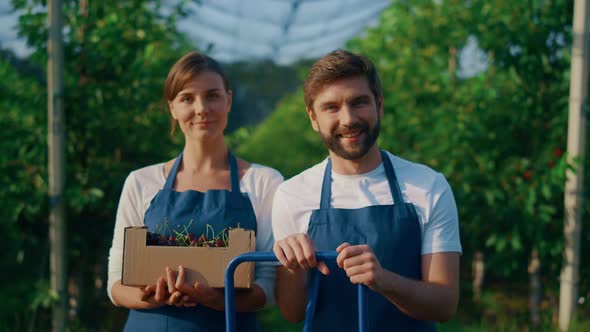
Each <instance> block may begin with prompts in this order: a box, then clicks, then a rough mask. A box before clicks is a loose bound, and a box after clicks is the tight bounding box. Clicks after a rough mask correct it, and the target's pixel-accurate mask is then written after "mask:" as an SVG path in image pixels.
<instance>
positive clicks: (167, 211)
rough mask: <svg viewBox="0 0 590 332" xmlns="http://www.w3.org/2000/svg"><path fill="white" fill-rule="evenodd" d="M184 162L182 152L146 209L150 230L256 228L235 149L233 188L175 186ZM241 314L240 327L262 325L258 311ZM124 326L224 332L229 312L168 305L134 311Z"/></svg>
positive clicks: (203, 231)
mask: <svg viewBox="0 0 590 332" xmlns="http://www.w3.org/2000/svg"><path fill="white" fill-rule="evenodd" d="M181 161H182V153H181V154H180V155H179V156H178V158H176V162H175V163H174V166H173V167H172V169H171V170H170V174H169V175H168V178H167V179H166V184H165V185H164V188H163V189H162V190H160V191H159V192H158V193H157V194H156V196H155V197H154V198H153V199H152V201H151V202H150V206H149V208H148V210H147V211H146V213H145V217H144V218H145V219H144V224H145V226H147V228H148V230H149V231H150V232H158V233H160V234H164V235H166V236H170V235H171V234H173V233H172V230H177V231H179V232H182V231H184V229H185V227H187V226H188V232H189V233H192V234H193V235H195V236H196V237H199V236H200V235H201V234H207V228H206V225H207V224H209V225H211V226H212V227H213V230H214V231H215V232H217V233H218V232H221V231H222V230H223V229H224V228H228V229H229V227H233V228H236V227H238V225H239V227H242V228H246V229H251V230H254V231H256V215H255V214H254V209H253V208H252V204H251V203H250V199H249V198H248V195H247V194H242V193H241V192H240V181H239V173H238V167H237V163H236V159H235V158H234V156H233V155H232V154H231V153H229V165H230V168H229V169H230V178H231V191H227V190H209V191H207V192H204V193H203V192H199V191H194V190H187V191H183V192H177V191H174V190H173V185H174V180H175V179H176V173H177V172H178V167H179V165H180V163H181ZM189 225H190V226H189ZM209 237H211V231H210V232H209ZM172 268H176V267H172ZM162 273H164V271H162ZM155 282H156V280H154V283H155ZM236 318H237V320H236V326H237V327H238V330H239V331H257V330H259V328H258V324H257V321H256V314H255V313H238V314H237V316H236ZM125 331H141V332H149V331H158V332H160V331H203V332H214V331H219V332H223V331H225V316H224V313H223V312H221V311H216V310H213V309H210V308H207V307H205V306H202V305H197V306H196V307H193V308H184V307H182V308H179V307H176V306H163V307H160V308H157V309H150V310H130V311H129V317H128V319H127V323H126V325H125Z"/></svg>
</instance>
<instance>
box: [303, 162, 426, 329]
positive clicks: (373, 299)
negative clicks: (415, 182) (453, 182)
mask: <svg viewBox="0 0 590 332" xmlns="http://www.w3.org/2000/svg"><path fill="white" fill-rule="evenodd" d="M381 159H382V160H383V166H384V167H385V174H386V176H387V180H388V182H389V188H390V190H391V193H392V196H393V202H394V204H392V205H374V206H367V207H364V208H360V209H336V208H330V199H331V193H332V162H331V160H328V165H327V166H326V170H325V172H324V181H323V184H322V196H321V201H320V208H319V210H314V211H313V212H312V214H311V217H310V221H309V228H308V233H309V235H310V237H311V238H312V239H313V241H314V242H315V244H316V246H317V249H318V250H334V249H336V247H338V246H339V245H340V244H341V243H343V242H348V243H350V244H351V245H358V244H368V245H369V246H370V247H371V249H372V250H373V252H374V253H375V255H376V257H377V258H378V259H379V262H380V263H381V266H382V267H383V268H385V269H387V270H389V271H392V272H395V273H397V274H400V275H402V276H404V277H408V278H411V279H415V280H421V278H422V272H421V271H422V270H421V244H422V240H421V231H420V224H419V221H418V216H417V214H416V210H415V209H414V206H413V205H412V204H411V203H404V202H403V199H402V193H401V190H400V188H399V185H398V182H397V179H396V176H395V171H394V169H393V166H392V165H391V160H390V159H389V156H388V155H387V154H386V153H385V152H383V151H381ZM328 267H329V268H330V274H329V275H328V276H323V275H322V277H321V281H320V289H319V293H318V302H317V306H316V313H315V317H314V321H313V331H339V332H340V331H356V330H357V329H358V312H357V303H358V302H357V287H356V286H354V285H353V284H351V283H350V280H349V278H348V277H347V276H346V273H345V272H344V270H343V269H340V268H339V267H338V266H337V265H336V264H335V263H333V262H332V263H329V264H328ZM367 300H368V301H367V302H368V314H369V316H368V323H369V331H404V332H406V331H435V327H434V324H433V323H432V322H427V321H419V320H416V319H413V318H411V317H409V316H407V315H406V314H404V313H402V312H401V311H400V310H399V309H398V308H397V307H396V306H395V305H394V304H392V303H391V302H389V301H388V300H387V299H386V298H385V297H384V296H382V295H380V294H378V293H376V292H368V299H367Z"/></svg>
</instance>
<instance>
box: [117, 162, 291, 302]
mask: <svg viewBox="0 0 590 332" xmlns="http://www.w3.org/2000/svg"><path fill="white" fill-rule="evenodd" d="M281 182H283V176H282V175H281V174H280V173H279V172H278V171H276V170H274V169H272V168H270V167H266V166H262V165H258V164H251V166H250V168H249V169H248V170H247V171H246V173H245V174H244V175H243V176H242V179H241V180H240V191H241V192H242V193H247V194H248V197H249V198H250V201H251V203H252V208H253V209H254V213H255V215H256V220H257V228H258V229H257V231H256V250H257V251H271V250H272V245H273V238H272V225H271V219H270V218H271V208H272V201H273V196H274V193H275V191H276V188H277V187H278V185H279V184H280V183H281ZM165 183H166V178H165V177H164V164H163V163H160V164H156V165H151V166H147V167H144V168H141V169H138V170H136V171H133V172H131V173H130V174H129V176H128V177H127V180H125V184H124V185H123V192H122V193H121V199H120V201H119V208H118V210H117V217H116V221H115V231H114V235H113V243H112V246H111V249H110V251H109V273H108V274H109V275H108V284H107V291H108V295H109V298H110V299H111V301H112V302H113V303H114V304H115V305H116V304H117V303H115V301H113V297H112V294H111V289H112V287H113V285H114V284H115V282H117V281H118V280H121V271H122V264H123V234H124V229H125V227H129V226H143V225H144V223H143V220H144V215H145V212H146V211H147V209H148V207H149V205H150V202H151V201H152V199H153V198H154V197H155V196H156V194H157V193H158V191H160V190H161V189H162V188H164V184H165ZM254 278H255V280H254V282H255V283H256V284H257V285H258V286H260V287H261V288H262V289H263V290H264V293H265V295H266V306H270V305H272V304H273V303H274V288H275V274H274V267H273V265H272V264H268V263H256V269H255V273H254ZM154 282H155V280H154Z"/></svg>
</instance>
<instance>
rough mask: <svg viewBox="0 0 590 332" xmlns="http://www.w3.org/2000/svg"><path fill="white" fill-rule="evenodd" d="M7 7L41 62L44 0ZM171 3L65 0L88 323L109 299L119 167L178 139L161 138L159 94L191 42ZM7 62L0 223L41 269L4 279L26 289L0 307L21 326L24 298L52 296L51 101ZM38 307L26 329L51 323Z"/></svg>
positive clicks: (161, 151) (74, 278) (81, 288)
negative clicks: (49, 243)
mask: <svg viewBox="0 0 590 332" xmlns="http://www.w3.org/2000/svg"><path fill="white" fill-rule="evenodd" d="M181 5H182V3H181V4H180V5H179V6H181ZM14 8H15V9H18V10H22V11H23V12H24V13H23V14H22V15H21V16H20V18H19V31H20V34H21V36H23V37H25V38H26V40H27V42H28V44H29V46H31V47H32V48H33V49H34V53H33V54H32V56H31V61H32V63H34V64H36V65H37V66H38V67H39V68H41V69H42V70H44V69H43V68H45V65H46V63H47V62H46V54H47V53H46V46H47V45H46V42H47V38H46V36H47V30H46V14H47V13H46V8H45V3H44V2H43V1H37V0H30V1H26V0H19V1H14ZM166 10H167V14H166V15H164V14H163V12H164V10H163V8H162V5H161V3H160V1H147V0H129V1H118V2H116V3H108V4H107V3H106V2H96V1H64V21H65V22H64V26H65V30H64V35H65V36H64V39H65V40H64V58H65V64H64V65H65V68H64V71H65V73H64V76H65V82H64V85H65V87H64V91H65V96H64V105H65V115H66V121H65V122H66V145H67V150H66V151H67V153H66V154H67V156H66V160H67V191H66V197H65V200H66V202H67V210H68V212H67V215H68V234H69V238H68V243H67V248H68V253H69V266H68V267H69V276H70V278H69V280H68V289H69V293H70V296H71V297H72V298H73V299H74V300H75V303H76V305H75V306H72V310H71V314H72V316H73V318H74V320H75V321H79V322H84V325H86V326H89V327H92V326H94V327H96V326H97V325H98V324H99V322H100V320H102V318H100V317H96V315H95V313H96V311H97V310H100V309H97V308H98V307H100V306H101V305H106V306H109V307H110V306H111V305H110V304H109V303H107V301H106V299H105V295H106V293H105V289H104V285H105V284H106V256H107V254H108V248H109V246H110V240H111V238H112V230H113V226H114V214H115V211H116V202H117V198H118V197H119V194H120V190H121V188H122V185H123V182H124V179H125V177H126V175H127V174H128V173H129V171H131V170H132V169H135V168H139V167H140V166H144V165H147V164H150V163H154V162H156V161H162V160H165V159H168V158H171V157H173V156H174V155H175V153H176V152H177V151H178V149H179V147H178V145H179V143H180V138H179V137H178V136H177V137H174V138H172V139H169V138H168V114H167V111H165V108H164V107H163V104H162V102H161V95H162V89H163V83H164V80H165V78H166V75H167V72H168V70H169V68H170V67H171V65H172V64H173V63H174V62H175V61H176V60H177V59H178V58H179V57H180V56H182V55H183V54H184V53H185V52H186V51H188V50H189V49H190V47H189V46H188V45H189V43H188V41H187V39H186V38H185V36H184V35H182V34H181V33H179V32H178V31H177V30H176V25H175V23H176V18H177V17H179V15H181V14H182V12H181V7H178V8H166ZM3 66H4V67H0V68H2V72H0V74H2V78H3V80H2V81H3V84H7V87H8V88H7V89H2V91H3V92H2V93H4V92H5V91H6V93H7V95H9V96H10V98H3V99H2V102H3V103H6V104H9V105H7V109H10V110H11V111H10V112H9V113H5V112H3V113H2V117H5V118H6V119H7V120H6V122H4V121H3V123H10V124H12V125H11V128H9V130H7V131H5V132H3V135H4V134H6V135H10V137H12V139H11V140H7V141H6V144H5V145H4V148H5V149H6V153H4V154H3V155H4V156H11V157H10V158H9V157H4V159H1V160H2V164H0V167H2V168H3V170H7V171H9V172H8V173H6V172H3V173H2V174H11V175H10V176H8V175H6V176H4V181H5V182H4V184H6V185H7V187H8V188H10V189H9V190H3V191H2V192H1V195H3V196H6V197H8V196H10V197H8V198H7V199H6V200H3V206H6V209H3V214H6V218H5V219H4V220H3V224H2V225H3V227H5V228H7V231H6V232H7V233H6V234H10V236H11V237H12V238H14V239H15V241H14V243H15V246H14V248H13V247H11V248H10V250H8V251H7V254H9V255H10V256H9V257H8V260H9V262H11V264H13V265H15V264H16V265H17V266H21V267H25V266H30V265H33V266H36V269H35V271H37V270H38V272H36V273H35V274H32V275H31V278H27V279H25V280H16V279H14V280H12V285H14V287H13V289H11V290H5V291H6V292H9V291H13V292H16V291H17V290H21V291H22V292H23V293H24V294H26V296H24V297H22V296H20V297H19V296H15V297H12V296H11V297H10V298H15V299H19V301H18V303H17V304H15V306H13V307H11V308H4V309H6V310H4V311H2V312H0V315H2V318H4V317H6V320H5V319H2V318H0V320H2V321H3V322H7V323H8V324H9V325H8V326H19V324H20V325H23V324H25V323H26V322H27V318H28V317H30V315H31V309H30V307H31V306H33V308H40V307H47V306H49V305H50V304H51V302H52V298H53V296H54V295H52V294H50V293H48V291H47V278H48V273H47V272H48V271H47V265H48V264H47V243H46V240H45V239H46V238H47V231H46V229H47V217H46V214H47V202H46V197H47V196H46V195H47V188H46V186H47V185H46V176H47V170H46V166H45V165H46V161H45V160H46V153H47V151H46V139H45V136H44V135H46V129H45V128H44V127H45V125H46V120H45V119H46V118H45V116H46V115H44V113H46V111H45V105H46V104H45V103H44V100H45V97H44V90H45V89H44V88H43V87H42V86H41V85H39V84H38V83H36V82H34V81H32V80H31V79H30V78H26V77H23V76H22V75H18V74H17V73H15V72H14V71H13V70H12V69H10V68H9V66H7V65H6V64H4V63H3ZM4 82H6V83H4ZM3 120H4V119H3ZM32 134H34V135H32ZM3 142H4V141H3ZM174 146H176V147H174ZM12 156H18V159H16V158H14V157H12ZM19 250H20V251H19ZM15 253H16V254H15ZM23 257H24V258H23ZM19 264H20V265H19ZM25 264H29V265H25ZM8 284H9V283H6V285H8ZM31 285H37V286H36V288H32V287H31ZM7 294H10V293H7ZM3 298H4V296H3ZM20 299H22V300H20ZM35 299H36V300H35ZM15 301H16V300H15ZM35 301H36V302H35ZM97 303H98V304H99V305H98V307H97ZM33 311H34V312H39V313H40V314H42V315H40V316H33V319H32V320H31V323H30V324H31V327H32V328H34V329H38V328H39V327H40V326H49V324H47V322H46V319H47V317H46V315H45V314H46V311H44V310H41V311H35V310H33ZM15 312H16V315H15V314H14V313H15ZM72 324H74V323H72ZM103 324H104V322H103ZM74 325H75V324H74ZM107 328H108V326H107Z"/></svg>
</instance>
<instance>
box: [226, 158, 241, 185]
mask: <svg viewBox="0 0 590 332" xmlns="http://www.w3.org/2000/svg"><path fill="white" fill-rule="evenodd" d="M227 156H228V159H229V177H230V189H229V190H230V191H231V192H237V193H238V194H239V193H240V175H239V174H240V172H239V171H238V162H237V161H236V157H234V155H233V153H231V152H230V151H229V150H228V151H227Z"/></svg>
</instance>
